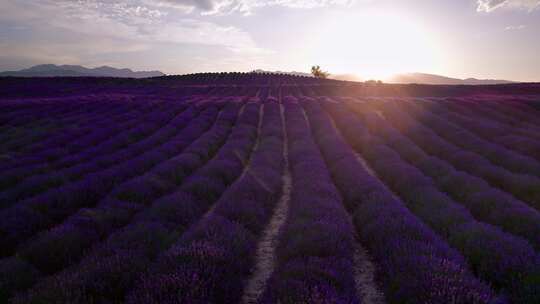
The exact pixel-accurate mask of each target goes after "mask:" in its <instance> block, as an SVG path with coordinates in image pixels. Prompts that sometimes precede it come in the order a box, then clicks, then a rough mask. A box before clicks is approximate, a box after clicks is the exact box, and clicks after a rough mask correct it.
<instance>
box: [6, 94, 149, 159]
mask: <svg viewBox="0 0 540 304" xmlns="http://www.w3.org/2000/svg"><path fill="white" fill-rule="evenodd" d="M118 104H119V105H122V103H118ZM151 107H152V105H151V104H148V103H135V104H132V105H130V104H127V103H126V104H124V105H123V106H119V107H118V110H119V112H120V113H115V112H116V111H110V112H107V116H105V117H100V118H102V119H103V122H107V121H109V123H108V125H109V126H110V127H111V128H112V129H111V130H109V132H102V133H103V134H102V136H103V135H109V134H108V133H112V134H113V135H114V133H115V132H116V130H118V131H121V130H122V129H123V128H120V129H115V128H116V126H118V127H122V126H123V125H125V126H126V127H128V126H129V123H130V122H131V125H133V124H135V123H136V122H137V121H138V120H137V118H140V116H141V115H137V112H141V114H142V113H146V112H147V110H150V109H151ZM145 109H147V110H146V111H145ZM101 125H103V128H106V127H107V126H106V125H104V123H101ZM79 126H80V124H79V123H77V127H79ZM88 128H89V132H90V134H88V135H87V136H89V135H92V133H94V134H95V133H96V132H97V131H98V130H95V127H94V126H93V125H91V126H89V127H88ZM78 129H79V128H77V131H78ZM111 136H112V135H111ZM52 140H54V137H53V138H52ZM40 145H41V143H40V142H38V143H34V142H33V143H32V144H31V145H28V146H27V147H25V149H24V150H25V151H31V152H32V153H28V152H25V151H21V152H20V153H19V154H20V156H18V157H16V158H15V159H13V160H12V161H10V163H9V166H8V164H7V163H4V164H3V166H2V168H3V169H8V168H16V167H19V166H23V165H29V164H35V163H39V162H43V161H44V158H43V156H40V155H39V154H40V151H39V148H40Z"/></svg>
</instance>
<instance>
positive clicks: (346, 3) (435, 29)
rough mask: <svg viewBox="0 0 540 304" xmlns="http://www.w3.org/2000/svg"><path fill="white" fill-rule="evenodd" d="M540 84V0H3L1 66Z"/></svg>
mask: <svg viewBox="0 0 540 304" xmlns="http://www.w3.org/2000/svg"><path fill="white" fill-rule="evenodd" d="M44 63H53V64H80V65H84V66H87V67H97V66H102V65H109V66H114V67H119V68H120V67H121V68H124V67H127V68H131V69H134V70H160V71H162V72H164V73H167V74H186V73H196V72H216V71H244V72H246V71H251V70H254V69H264V70H271V71H275V70H280V71H302V72H308V71H309V70H310V67H311V66H312V65H320V66H321V67H322V68H323V70H327V71H329V72H330V73H332V74H354V75H358V76H360V77H362V78H364V79H368V78H377V79H384V78H385V77H387V76H390V75H392V74H395V73H405V72H423V73H433V74H439V75H446V76H450V77H458V78H468V77H475V78H489V79H508V80H515V81H540V0H444V1H443V0H393V1H390V0H121V1H110V0H79V1H77V0H32V1H29V0H0V70H17V69H22V68H27V67H30V66H32V65H36V64H44Z"/></svg>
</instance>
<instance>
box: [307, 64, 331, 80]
mask: <svg viewBox="0 0 540 304" xmlns="http://www.w3.org/2000/svg"><path fill="white" fill-rule="evenodd" d="M311 74H313V76H315V77H317V78H323V79H324V78H328V76H330V73H328V72H326V71H323V70H321V67H320V66H318V65H314V66H312V67H311Z"/></svg>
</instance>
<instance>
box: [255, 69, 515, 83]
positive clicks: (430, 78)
mask: <svg viewBox="0 0 540 304" xmlns="http://www.w3.org/2000/svg"><path fill="white" fill-rule="evenodd" d="M253 73H279V74H287V75H297V76H308V77H313V75H311V74H310V73H303V72H294V71H293V72H282V71H265V70H254V71H253ZM329 78H330V79H336V80H345V81H360V82H362V81H365V80H367V79H364V78H362V77H360V76H358V75H355V74H330V76H329ZM381 80H382V81H383V82H386V83H400V84H406V83H418V84H439V85H482V84H484V85H485V84H504V83H513V81H509V80H499V79H476V78H467V79H459V78H451V77H446V76H441V75H435V74H426V73H404V74H396V75H393V76H391V77H389V78H386V79H381Z"/></svg>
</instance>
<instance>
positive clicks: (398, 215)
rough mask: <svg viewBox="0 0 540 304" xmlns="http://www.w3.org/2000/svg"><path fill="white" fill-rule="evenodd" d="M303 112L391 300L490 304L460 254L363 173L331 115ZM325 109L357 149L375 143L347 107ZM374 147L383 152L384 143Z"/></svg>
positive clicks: (490, 295) (311, 107)
mask: <svg viewBox="0 0 540 304" xmlns="http://www.w3.org/2000/svg"><path fill="white" fill-rule="evenodd" d="M305 107H306V108H307V111H308V116H309V118H310V121H311V125H312V127H313V130H314V133H315V134H316V138H317V139H318V143H319V146H320V148H321V151H322V153H323V155H324V157H325V160H326V163H327V165H328V167H329V169H330V172H331V174H332V177H333V179H334V182H335V183H336V185H337V187H338V188H339V190H340V191H341V194H342V196H343V199H344V203H345V206H346V207H347V209H348V210H349V212H351V213H352V215H353V221H354V225H355V228H356V231H357V232H358V235H359V238H360V241H361V242H362V244H364V245H365V246H366V247H367V248H368V249H369V252H370V254H371V255H372V256H373V257H374V258H375V261H376V265H377V267H378V271H377V275H378V279H379V282H380V283H381V285H382V286H383V287H384V290H385V296H386V298H387V299H388V301H389V302H390V303H492V301H493V300H494V299H495V295H494V292H493V291H492V290H491V289H490V288H489V287H488V286H486V285H485V284H484V283H482V282H480V281H479V280H478V279H476V278H475V277H474V276H473V274H472V273H471V271H470V270H469V269H468V266H467V264H466V262H465V260H464V258H463V257H462V256H461V255H460V254H459V253H458V252H456V251H455V250H454V249H451V248H450V247H449V246H448V245H447V244H446V243H445V242H444V241H443V240H441V239H440V237H438V236H437V235H436V234H435V233H434V232H433V231H432V230H431V229H430V228H429V227H427V226H426V225H425V224H423V223H422V222H421V221H419V220H418V219H417V218H416V217H415V216H414V215H413V214H412V213H411V212H410V211H409V210H408V209H407V208H406V207H405V206H404V205H403V202H402V201H400V200H399V199H398V198H397V197H395V196H394V195H393V194H392V193H391V192H390V191H389V190H388V189H387V188H386V187H385V185H384V184H383V183H381V182H380V181H379V180H378V179H377V178H376V177H375V176H373V175H371V174H370V173H369V172H368V171H367V170H368V169H366V168H364V166H363V164H362V163H361V162H360V161H359V160H358V156H356V155H355V154H354V152H353V151H352V150H351V147H349V146H348V144H347V143H346V142H345V141H344V139H343V138H342V137H341V135H340V133H339V131H337V130H336V129H335V128H334V126H333V125H332V119H331V118H330V117H329V116H328V114H326V113H324V111H323V110H322V109H321V108H320V107H319V105H318V104H316V103H312V104H306V105H305ZM325 108H326V110H327V111H328V112H329V113H331V116H333V118H334V121H335V122H336V123H337V127H339V128H340V129H341V131H343V134H344V136H345V137H346V138H347V140H348V141H349V142H350V143H351V144H353V145H354V146H355V147H356V148H357V149H360V147H362V146H363V142H368V141H372V140H371V139H369V138H370V134H369V132H368V131H367V130H366V129H365V128H364V126H363V125H362V124H360V123H359V122H358V121H357V120H356V119H355V117H354V115H352V113H350V112H349V111H348V110H347V109H346V108H345V107H343V106H341V105H337V104H330V103H328V104H325ZM372 144H373V145H374V148H375V149H379V150H381V151H383V147H382V146H380V143H377V142H375V143H372ZM362 161H363V160H362Z"/></svg>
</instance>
